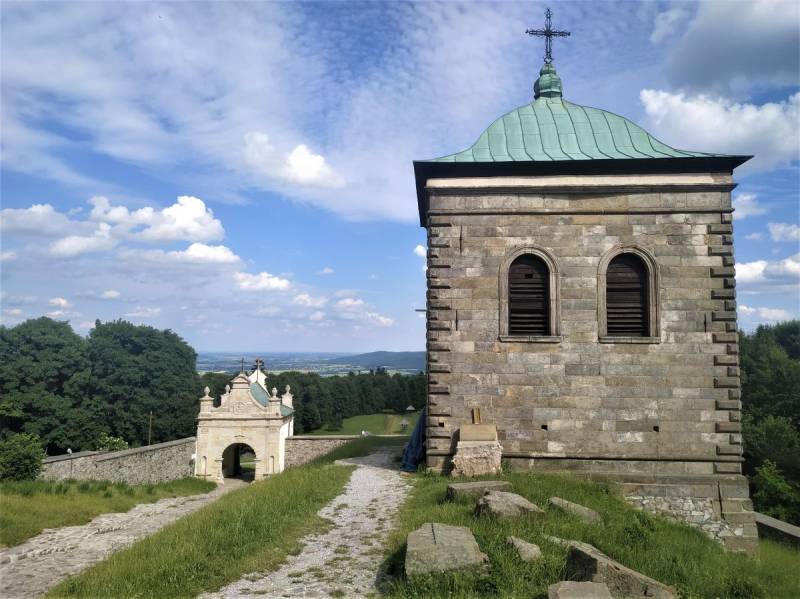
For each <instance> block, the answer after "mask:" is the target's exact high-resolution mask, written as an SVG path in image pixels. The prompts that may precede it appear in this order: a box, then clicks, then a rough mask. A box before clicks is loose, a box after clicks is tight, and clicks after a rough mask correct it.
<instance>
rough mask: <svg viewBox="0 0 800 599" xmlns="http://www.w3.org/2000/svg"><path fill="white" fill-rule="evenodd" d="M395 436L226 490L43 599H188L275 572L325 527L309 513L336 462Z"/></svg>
mask: <svg viewBox="0 0 800 599" xmlns="http://www.w3.org/2000/svg"><path fill="white" fill-rule="evenodd" d="M401 441H403V439H402V438H389V439H381V438H379V437H367V438H362V439H356V440H354V441H353V442H351V443H348V444H346V445H344V446H342V447H339V448H337V449H336V450H334V451H333V452H331V453H330V454H328V455H327V456H323V457H320V458H317V459H316V460H314V461H313V462H312V463H310V464H307V465H305V466H302V467H297V468H289V469H287V470H285V471H284V472H282V473H281V474H278V475H275V476H272V477H270V478H268V479H265V480H263V481H259V482H254V483H252V484H250V485H248V486H247V487H245V488H243V489H239V490H236V491H232V492H230V493H228V494H227V495H225V496H223V497H221V498H220V499H219V500H217V501H215V502H214V503H212V504H209V505H208V506H206V507H204V508H202V509H201V510H198V511H197V512H194V513H193V514H189V515H188V516H186V517H184V518H181V519H180V520H178V521H177V522H175V523H173V524H171V525H170V526H167V527H165V528H163V529H162V530H160V531H159V532H157V533H156V534H154V535H152V536H150V537H148V538H146V539H143V540H141V541H139V542H137V543H135V544H134V545H132V546H131V547H129V548H128V549H125V550H123V551H120V552H119V553H116V554H114V555H112V556H111V557H110V558H109V559H107V560H105V561H103V562H100V563H99V564H96V565H94V566H92V567H91V568H88V569H86V570H84V571H83V572H81V573H80V574H78V575H77V576H74V577H72V578H69V579H67V580H65V581H64V582H62V583H61V584H59V585H57V586H56V587H54V588H53V589H51V590H50V592H49V593H48V596H50V597H115V598H120V597H137V598H150V597H152V598H156V597H159V598H160V597H195V596H197V595H198V594H200V593H202V592H204V591H215V590H217V589H219V588H221V587H223V586H224V585H226V584H228V583H230V582H233V581H235V580H238V579H240V578H241V577H242V576H243V575H245V574H247V573H250V572H265V571H271V570H274V569H277V568H278V567H279V566H280V565H281V564H282V563H283V562H284V560H285V559H286V556H287V555H290V554H292V555H296V554H297V553H299V551H300V550H301V545H300V539H302V538H303V537H304V536H305V535H307V534H309V533H311V532H318V531H321V530H324V529H325V527H326V526H328V524H329V522H328V521H327V520H324V519H322V518H320V517H318V516H317V515H316V513H317V511H319V510H320V508H322V507H323V506H324V505H326V504H327V503H329V502H330V501H331V500H332V499H333V498H334V497H336V496H337V495H338V494H339V493H341V491H342V490H343V488H344V486H345V484H346V483H347V480H348V479H349V478H350V474H351V472H352V471H353V469H354V467H353V466H343V465H335V464H334V463H333V461H334V460H336V459H341V458H348V457H355V456H359V455H366V454H367V453H369V452H370V451H371V450H372V449H373V448H375V447H377V446H381V445H399V444H400V442H401Z"/></svg>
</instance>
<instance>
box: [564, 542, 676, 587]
mask: <svg viewBox="0 0 800 599" xmlns="http://www.w3.org/2000/svg"><path fill="white" fill-rule="evenodd" d="M565 578H567V579H569V580H577V581H591V582H603V583H605V584H606V585H607V586H608V588H609V589H610V590H611V591H612V592H613V593H614V595H619V596H621V597H654V598H656V599H677V597H678V593H677V592H676V591H675V589H673V588H672V587H669V586H667V585H665V584H663V583H660V582H658V581H657V580H653V579H652V578H649V577H647V576H645V575H644V574H640V573H639V572H636V571H635V570H631V569H630V568H627V567H625V566H623V565H622V564H620V563H619V562H616V561H614V560H613V559H611V558H610V557H608V556H607V555H605V554H604V553H602V552H600V551H599V550H598V549H597V548H596V547H593V546H592V545H589V544H588V543H581V542H578V541H572V542H570V544H569V550H568V551H567V564H566V572H565Z"/></svg>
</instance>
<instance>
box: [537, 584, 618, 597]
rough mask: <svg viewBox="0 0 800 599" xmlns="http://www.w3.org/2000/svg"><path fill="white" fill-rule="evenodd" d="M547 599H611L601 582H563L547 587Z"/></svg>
mask: <svg viewBox="0 0 800 599" xmlns="http://www.w3.org/2000/svg"><path fill="white" fill-rule="evenodd" d="M547 599H613V597H612V596H611V593H610V592H609V590H608V587H607V586H606V585H604V584H603V583H601V582H574V581H571V580H565V581H563V582H557V583H556V584H551V585H550V586H549V587H547Z"/></svg>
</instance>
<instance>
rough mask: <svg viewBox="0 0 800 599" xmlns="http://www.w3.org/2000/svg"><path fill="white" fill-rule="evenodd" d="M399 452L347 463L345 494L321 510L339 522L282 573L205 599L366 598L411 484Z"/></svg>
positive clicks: (309, 542)
mask: <svg viewBox="0 0 800 599" xmlns="http://www.w3.org/2000/svg"><path fill="white" fill-rule="evenodd" d="M396 455H397V450H396V449H394V450H386V451H378V452H376V453H373V454H371V455H369V456H367V457H362V458H352V459H348V460H342V461H341V462H340V463H345V464H355V465H356V466H358V468H357V469H356V470H355V472H353V475H352V477H351V478H350V482H349V483H348V484H347V488H346V489H345V492H344V493H342V494H341V495H339V496H338V497H337V498H336V499H334V500H333V501H331V503H329V504H328V505H327V506H325V507H324V508H322V510H320V512H319V515H320V516H322V517H323V518H328V519H329V520H331V521H332V522H333V527H332V528H331V529H330V530H329V531H328V532H326V533H324V534H319V535H310V536H308V537H306V538H304V539H303V540H302V543H303V545H304V547H303V551H302V552H301V553H300V554H299V555H296V556H292V557H290V558H289V559H288V561H287V563H286V564H284V565H283V567H282V568H281V569H280V570H277V571H275V572H271V573H269V574H266V575H261V574H249V575H247V576H245V577H244V578H242V579H241V580H239V581H237V582H235V583H233V584H230V585H228V586H227V587H224V588H223V589H221V590H220V591H218V592H216V593H212V594H205V595H202V597H203V598H204V599H211V598H214V599H217V598H223V597H224V598H228V597H251V596H252V597H347V598H351V597H366V596H367V595H368V594H369V593H371V592H374V591H375V585H376V583H377V582H378V580H379V577H380V576H382V574H383V573H382V572H381V571H380V566H381V562H382V561H383V547H384V544H385V542H386V538H387V536H388V533H389V530H390V529H391V525H392V517H393V516H394V514H395V512H397V509H398V508H399V507H400V505H402V503H403V501H404V500H405V498H406V495H407V494H408V490H409V485H408V483H407V482H406V480H405V479H404V478H403V477H402V476H401V475H400V472H399V469H398V465H397V464H396V463H394V461H393V458H394V456H396Z"/></svg>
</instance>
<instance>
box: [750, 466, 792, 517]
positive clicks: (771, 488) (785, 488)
mask: <svg viewBox="0 0 800 599" xmlns="http://www.w3.org/2000/svg"><path fill="white" fill-rule="evenodd" d="M752 483H753V487H754V489H755V493H753V501H754V502H755V504H756V506H758V509H759V511H761V512H762V513H764V514H766V515H768V516H772V517H773V518H777V519H778V520H783V521H785V522H791V523H792V524H800V499H798V497H800V488H798V487H797V485H793V484H792V483H791V482H790V481H788V480H786V479H785V478H784V476H783V473H782V472H781V471H780V469H779V468H778V467H777V466H776V465H775V463H774V462H772V461H770V460H766V461H764V463H763V465H761V466H759V467H758V468H756V474H755V476H753V478H752Z"/></svg>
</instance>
